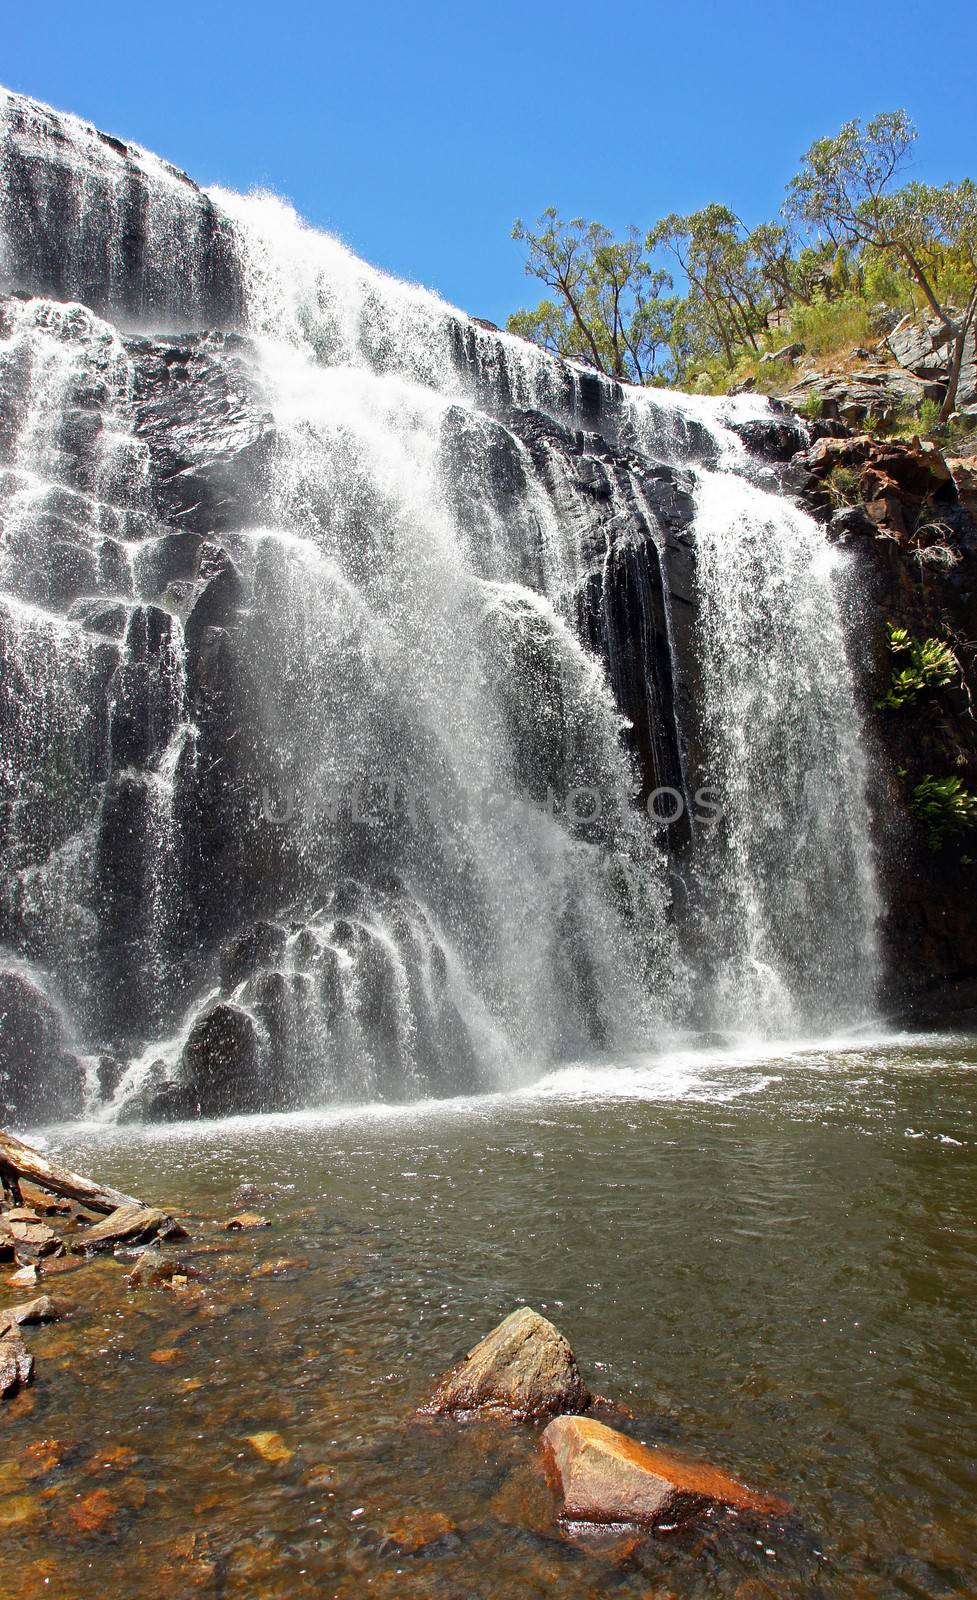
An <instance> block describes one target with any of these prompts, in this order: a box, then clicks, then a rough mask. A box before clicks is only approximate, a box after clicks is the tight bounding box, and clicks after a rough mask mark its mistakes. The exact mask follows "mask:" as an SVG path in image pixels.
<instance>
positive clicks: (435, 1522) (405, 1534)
mask: <svg viewBox="0 0 977 1600" xmlns="http://www.w3.org/2000/svg"><path fill="white" fill-rule="evenodd" d="M457 1534H458V1530H457V1528H456V1527H455V1525H454V1523H453V1522H449V1520H448V1518H447V1517H446V1516H445V1515H444V1514H443V1512H440V1511H405V1512H403V1513H402V1515H401V1516H399V1517H398V1518H397V1521H396V1522H395V1523H394V1524H393V1526H392V1527H390V1528H388V1529H387V1531H386V1533H385V1534H384V1536H383V1538H382V1539H381V1541H380V1549H381V1552H386V1551H392V1552H396V1554H398V1555H404V1556H416V1555H418V1554H419V1552H420V1551H422V1550H428V1549H430V1548H431V1546H432V1545H436V1544H442V1543H444V1542H445V1541H447V1540H449V1539H450V1540H454V1539H456V1538H457Z"/></svg>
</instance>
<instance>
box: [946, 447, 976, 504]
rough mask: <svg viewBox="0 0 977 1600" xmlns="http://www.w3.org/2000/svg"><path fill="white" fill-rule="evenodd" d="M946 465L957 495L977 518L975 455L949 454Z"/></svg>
mask: <svg viewBox="0 0 977 1600" xmlns="http://www.w3.org/2000/svg"><path fill="white" fill-rule="evenodd" d="M947 466H948V467H949V469H950V472H951V473H952V475H953V481H954V483H955V484H956V486H957V497H958V499H959V501H960V504H961V505H962V506H966V508H967V510H968V511H969V512H970V515H971V516H972V517H974V518H975V519H977V456H950V457H948V459H947Z"/></svg>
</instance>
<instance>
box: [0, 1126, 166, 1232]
mask: <svg viewBox="0 0 977 1600" xmlns="http://www.w3.org/2000/svg"><path fill="white" fill-rule="evenodd" d="M22 1179H23V1180H26V1181H27V1182H28V1183H33V1184H36V1186H37V1187H38V1188H39V1189H46V1190H47V1191H48V1193H49V1194H56V1195H60V1196H61V1198H62V1199H64V1200H77V1202H78V1204H79V1205H83V1206H86V1207H87V1208H88V1210H89V1211H99V1212H105V1213H106V1214H107V1213H108V1212H110V1211H116V1210H117V1209H118V1207H119V1206H131V1205H138V1204H139V1202H138V1201H136V1200H133V1198H132V1196H131V1195H128V1194H120V1193H119V1191H118V1190H117V1189H108V1188H103V1187H101V1186H100V1185H99V1184H97V1183H92V1182H91V1181H90V1179H88V1178H82V1177H79V1175H78V1173H77V1172H70V1171H69V1170H68V1168H67V1167H59V1166H58V1165H57V1164H56V1163H55V1162H53V1161H48V1160H47V1158H46V1157H45V1156H42V1155H41V1153H40V1151H38V1150H32V1149H31V1147H30V1145H29V1144H22V1143H21V1141H20V1140H19V1139H15V1138H14V1136H13V1134H11V1133H0V1181H2V1184H3V1189H4V1191H5V1193H8V1194H9V1195H10V1196H11V1197H12V1198H13V1199H14V1200H18V1199H19V1197H20V1183H21V1180H22Z"/></svg>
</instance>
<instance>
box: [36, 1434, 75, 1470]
mask: <svg viewBox="0 0 977 1600" xmlns="http://www.w3.org/2000/svg"><path fill="white" fill-rule="evenodd" d="M77 1448H78V1447H77V1445H76V1444H73V1443H72V1441H71V1440H69V1439H35V1441H34V1443H33V1444H29V1445H28V1446H27V1447H26V1449H25V1450H24V1453H23V1466H24V1471H25V1472H26V1474H27V1476H28V1477H29V1478H40V1477H43V1476H44V1474H45V1473H47V1472H53V1471H54V1470H55V1468H56V1467H60V1466H61V1464H62V1462H63V1461H64V1460H65V1459H66V1458H67V1457H68V1456H69V1455H71V1454H72V1453H73V1452H74V1451H75V1450H76V1449H77Z"/></svg>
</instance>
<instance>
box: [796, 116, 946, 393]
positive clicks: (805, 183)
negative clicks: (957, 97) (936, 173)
mask: <svg viewBox="0 0 977 1600" xmlns="http://www.w3.org/2000/svg"><path fill="white" fill-rule="evenodd" d="M915 140H916V129H915V127H914V126H913V124H912V122H911V121H910V119H909V117H908V116H907V115H906V113H905V111H889V112H882V113H880V115H878V116H877V117H873V118H872V119H871V121H870V122H868V123H867V124H866V125H865V127H864V128H863V127H862V124H861V123H860V122H859V121H857V120H856V121H853V122H846V123H845V125H844V127H843V128H842V129H841V131H840V133H838V134H836V135H835V137H834V138H825V139H816V140H815V142H814V143H813V144H812V145H811V147H810V149H809V150H808V151H807V152H806V153H805V155H804V157H803V158H802V166H801V170H800V172H799V173H798V174H797V176H796V177H795V178H793V179H792V180H791V183H790V186H789V189H788V197H787V204H786V207H785V210H786V212H787V215H788V216H789V217H792V218H794V219H796V220H797V221H799V222H801V223H804V224H806V225H807V226H808V227H810V228H814V229H816V230H818V231H819V232H820V233H822V234H824V235H826V236H827V237H828V238H829V239H830V240H831V241H832V243H834V244H836V245H853V246H855V247H856V248H858V249H859V250H860V251H864V252H866V253H868V254H873V253H874V254H877V255H879V256H885V257H888V258H889V259H891V260H893V261H894V262H896V263H897V264H898V266H899V268H900V269H901V271H902V272H903V273H904V274H905V275H906V276H907V277H908V279H909V280H910V281H911V282H912V283H913V284H914V285H915V287H916V288H917V290H918V291H919V293H920V294H921V296H922V298H923V300H924V301H925V303H926V304H927V305H928V307H929V309H930V310H931V312H932V313H933V315H934V317H935V318H936V319H937V322H938V323H939V324H940V326H941V327H942V328H944V329H945V330H946V334H947V341H946V342H949V343H950V346H951V349H950V371H949V379H948V383H947V391H946V398H945V399H944V402H943V406H942V410H941V413H940V416H941V421H945V420H946V418H947V417H948V416H949V415H950V413H951V412H952V411H953V410H954V408H955V405H956V398H957V389H958V387H959V381H960V368H961V364H962V361H963V355H964V347H965V345H966V341H967V336H968V334H969V332H970V329H971V328H972V327H973V325H974V319H975V316H977V185H975V184H974V182H973V181H972V180H971V179H970V178H965V179H963V180H962V181H961V182H959V183H945V184H943V185H942V186H934V185H932V184H926V183H904V184H901V185H897V184H896V179H897V177H898V175H899V174H900V172H901V171H902V169H903V168H904V167H905V165H906V162H907V161H908V158H909V154H910V151H911V149H912V146H913V144H914V143H915ZM951 292H952V293H954V294H955V295H956V296H957V297H958V298H959V299H960V300H961V305H960V306H955V305H952V304H951V302H950V293H951Z"/></svg>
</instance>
